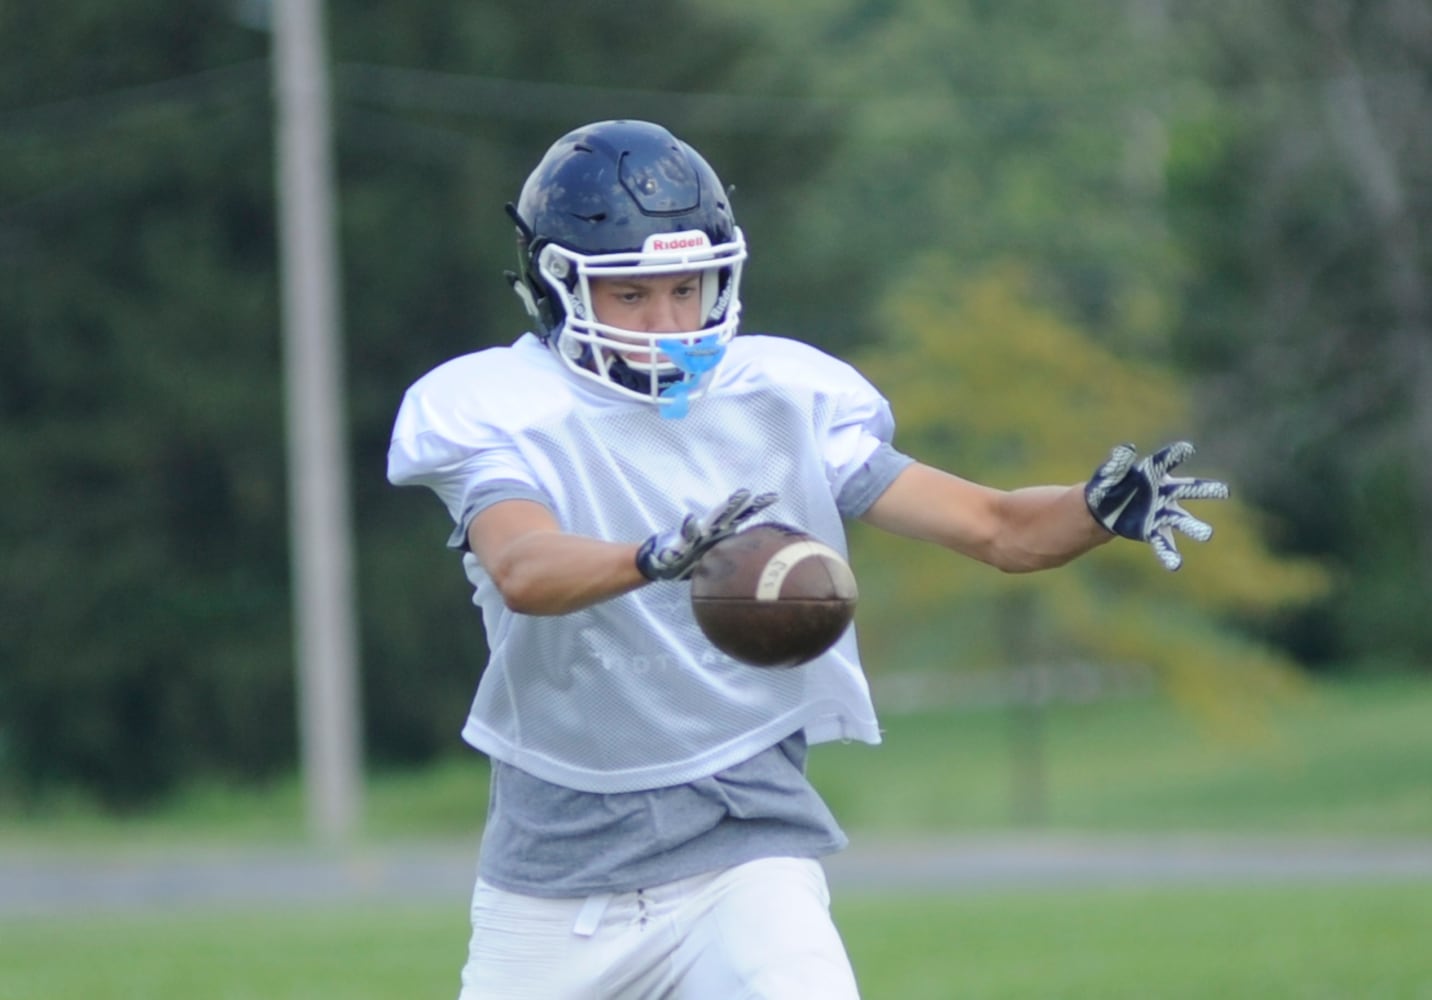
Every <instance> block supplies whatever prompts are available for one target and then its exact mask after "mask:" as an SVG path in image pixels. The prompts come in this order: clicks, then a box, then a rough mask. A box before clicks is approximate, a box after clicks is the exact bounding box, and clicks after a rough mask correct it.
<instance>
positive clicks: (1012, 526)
mask: <svg viewBox="0 0 1432 1000" xmlns="http://www.w3.org/2000/svg"><path fill="white" fill-rule="evenodd" d="M996 509H997V511H998V520H999V523H1000V525H1001V528H1000V530H999V531H997V532H996V533H995V534H994V535H993V537H992V539H991V544H990V549H989V553H988V558H987V559H986V561H987V562H989V563H990V564H991V565H993V566H995V567H997V568H999V569H1001V570H1004V571H1005V572H1008V573H1028V572H1033V571H1035V570H1041V569H1052V568H1054V567H1056V566H1062V565H1064V564H1065V563H1067V562H1069V561H1070V560H1071V559H1074V558H1076V557H1078V556H1081V555H1083V554H1084V553H1085V552H1088V551H1089V550H1090V549H1093V548H1095V547H1097V546H1099V545H1102V544H1103V543H1105V542H1107V541H1109V539H1111V538H1112V537H1114V536H1113V535H1111V534H1110V533H1109V532H1108V531H1106V530H1105V529H1104V528H1103V527H1102V526H1101V525H1100V524H1099V523H1098V522H1097V521H1095V520H1094V518H1093V516H1092V515H1091V514H1090V513H1089V508H1088V505H1087V504H1086V503H1085V501H1084V486H1083V484H1082V483H1081V484H1079V485H1077V486H1027V487H1024V488H1021V489H1016V490H1010V491H1008V492H1005V493H1002V494H1000V496H999V499H998V500H997V501H996Z"/></svg>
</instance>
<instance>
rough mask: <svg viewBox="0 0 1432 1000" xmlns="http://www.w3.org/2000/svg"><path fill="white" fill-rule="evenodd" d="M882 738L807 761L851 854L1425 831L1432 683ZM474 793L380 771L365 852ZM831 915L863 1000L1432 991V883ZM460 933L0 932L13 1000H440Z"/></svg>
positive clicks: (119, 850) (80, 838) (252, 919)
mask: <svg viewBox="0 0 1432 1000" xmlns="http://www.w3.org/2000/svg"><path fill="white" fill-rule="evenodd" d="M885 722H886V726H887V734H886V743H885V745H884V746H882V747H880V748H878V749H872V748H869V747H862V746H844V745H837V746H830V747H821V748H818V749H817V750H816V751H814V752H813V754H812V764H811V769H812V776H813V778H814V780H815V781H816V782H817V784H819V785H820V786H821V788H822V790H823V791H824V792H825V794H826V795H827V797H828V798H829V799H830V801H831V803H832V805H833V807H834V809H835V811H836V813H837V815H839V816H840V817H841V818H842V820H843V821H844V822H845V824H846V825H847V827H848V828H849V829H850V830H851V831H852V833H853V835H854V836H855V837H857V838H859V837H860V836H861V834H862V833H867V834H870V835H872V836H874V835H876V834H880V833H891V834H904V833H922V834H927V835H928V834H933V833H941V832H947V833H968V832H979V833H982V834H986V835H989V834H994V835H998V833H999V832H1000V831H1001V830H1013V829H1022V830H1027V829H1029V828H1030V827H1031V826H1038V827H1042V828H1043V829H1046V830H1077V831H1085V832H1094V833H1098V832H1109V833H1115V832H1117V833H1128V832H1170V833H1173V832H1180V833H1181V832H1188V831H1200V832H1205V833H1233V834H1250V833H1260V834H1261V833H1267V834H1286V835H1294V836H1298V835H1309V836H1357V837H1359V838H1374V839H1375V838H1377V837H1381V836H1385V837H1396V838H1416V839H1425V838H1432V683H1429V682H1428V681H1415V680H1410V679H1402V680H1385V681H1379V682H1376V683H1359V684H1356V685H1344V686H1339V687H1329V688H1320V689H1315V690H1314V691H1313V692H1311V693H1310V694H1309V696H1307V697H1305V698H1301V699H1298V700H1295V701H1292V702H1289V703H1287V704H1284V705H1282V706H1281V707H1278V708H1276V709H1275V710H1274V711H1273V712H1272V713H1271V714H1270V715H1269V716H1268V717H1267V718H1266V719H1264V720H1263V725H1262V726H1261V728H1259V729H1257V730H1255V731H1250V732H1247V733H1244V734H1241V735H1240V736H1239V738H1237V739H1229V738H1226V736H1222V735H1214V734H1211V733H1210V732H1209V731H1208V730H1206V729H1205V728H1203V727H1202V726H1201V725H1200V724H1199V723H1198V721H1197V720H1196V719H1193V718H1190V717H1189V716H1186V715H1184V714H1181V713H1179V712H1177V711H1175V710H1173V709H1171V708H1169V707H1168V706H1166V705H1163V704H1161V703H1158V702H1154V701H1149V700H1137V701H1128V702H1119V703H1103V704H1096V705H1087V706H1062V707H1057V708H1052V709H1050V710H1049V711H1048V712H1046V713H1044V714H1043V715H1042V716H1041V717H1040V719H1039V724H1038V727H1037V729H1031V728H1030V727H1029V725H1028V719H1022V720H1021V719H1017V718H1016V717H1013V716H1011V715H1010V714H1008V713H1006V712H1003V711H998V710H990V711H979V712H976V711H967V712H941V713H935V712H928V713H919V714H910V715H898V716H892V717H889V718H887V719H886V720H885ZM1032 732H1037V733H1038V740H1037V742H1036V743H1034V744H1032V745H1033V746H1034V747H1036V748H1037V752H1036V751H1033V750H1031V744H1030V743H1029V741H1028V736H1029V734H1030V733H1032ZM1016 736H1019V738H1017V739H1016V738H1015V737H1016ZM1034 762H1038V765H1037V766H1035V764H1034ZM483 785H484V774H483V768H482V766H481V764H480V763H479V762H477V760H476V759H475V758H473V757H464V758H462V759H461V760H460V761H454V762H451V763H448V764H444V765H442V766H440V767H436V768H432V769H429V770H426V771H423V772H421V773H409V774H383V775H377V776H375V777H374V780H373V781H372V783H371V785H370V789H369V800H368V823H367V829H366V831H365V834H364V836H365V838H366V839H368V840H372V841H390V840H392V841H397V840H403V839H405V838H410V837H413V836H422V837H437V838H442V837H445V836H449V835H452V836H461V837H464V838H471V837H472V836H473V835H474V833H475V830H476V828H477V826H478V824H479V822H480V819H481V816H482V813H483V810H484V808H485V797H484V791H483ZM302 828H303V824H302V808H301V802H300V798H299V794H298V791H297V784H296V783H295V782H285V783H280V784H279V785H277V786H275V787H272V788H267V789H258V790H248V791H236V790H234V789H224V788H210V789H190V790H188V791H186V793H185V794H183V795H181V796H178V797H176V798H175V799H174V800H173V801H172V802H170V803H167V804H166V805H165V806H164V807H163V808H160V809H156V810H154V811H152V812H149V813H146V814H145V815H143V816H138V817H131V818H128V819H124V820H117V819H114V818H112V817H104V816H101V815H98V814H97V813H96V812H95V811H94V810H92V809H90V808H88V807H86V806H85V804H83V803H76V802H70V803H65V802H59V801H51V802H49V803H47V804H46V805H45V807H44V808H42V809H40V810H38V811H34V812H30V813H26V814H24V815H20V814H17V813H15V812H13V811H11V812H9V813H6V812H5V811H4V807H3V806H0V851H9V850H14V851H20V852H46V853H49V852H55V853H58V854H60V855H61V856H63V854H64V852H66V851H75V852H81V853H84V854H86V855H92V854H95V853H101V854H119V855H123V854H124V853H125V852H138V853H143V854H149V855H153V854H155V853H162V852H165V851H168V850H171V849H173V848H175V847H176V846H190V845H194V844H199V845H205V844H208V845H212V844H214V843H223V842H242V843H244V844H255V843H279V844H285V843H288V844H291V843H294V842H297V841H300V840H301V839H302ZM836 911H837V917H838V920H839V922H840V924H841V927H842V930H843V932H844V934H845V936H846V940H847V945H848V947H849V949H850V951H851V954H852V957H853V959H854V961H855V963H856V966H857V970H858V973H859V975H860V978H861V981H862V986H863V991H864V995H865V997H866V998H867V1000H884V998H900V1000H922V998H930V1000H952V998H957V997H983V998H1005V997H1009V998H1024V997H1028V998H1046V997H1058V998H1068V1000H1079V998H1101V1000H1103V998H1123V997H1128V998H1133V997H1140V998H1149V997H1152V998H1161V997H1171V998H1189V1000H1193V998H1205V997H1215V998H1219V1000H1228V998H1242V997H1250V998H1252V997H1257V998H1265V997H1273V998H1283V997H1288V998H1308V1000H1314V998H1317V1000H1325V998H1327V1000H1340V998H1349V1000H1362V998H1396V1000H1402V998H1408V1000H1432V947H1429V946H1428V942H1429V941H1432V882H1429V881H1426V880H1423V881H1421V882H1409V883H1407V884H1390V883H1387V882H1380V883H1368V884H1358V883H1339V884H1329V883H1320V884H1318V885H1287V884H1257V885H1254V884H1244V885H1231V886H1225V885H1220V886H1217V887H1215V886H1194V885H1186V886H1173V887H1169V886H1164V887H1150V888H1140V889H1135V888H1120V889H1112V888H1110V889H1102V890H1101V889H1091V888H1079V889H1072V888H1063V889H1054V888H1025V889H1019V890H1011V891H1001V892H991V891H981V892H975V893H970V892H966V893H958V892H954V891H951V892H945V893H936V892H925V893H920V894H918V895H914V896H896V895H881V894H873V895H872V894H853V893H847V894H841V895H838V896H837V902H836ZM466 933H467V932H466V926H465V915H464V914H463V912H462V907H461V906H460V905H457V906H454V905H451V904H432V905H422V906H416V905H406V904H405V905H402V906H398V907H393V906H382V907H380V906H378V905H377V904H373V903H367V902H365V903H362V904H359V905H348V906H344V907H342V908H336V907H335V908H324V907H290V908H286V909H282V910H274V911H267V910H257V909H223V910H212V911H210V910H194V911H189V910H186V911H182V912H171V913H160V912H155V911H152V910H145V911H138V912H135V913H125V914H115V915H106V916H87V917H81V916H65V917H58V916H57V917H46V918H43V919H26V920H18V919H14V918H11V919H8V920H6V919H0V1000H51V998H54V1000H68V998H71V997H74V998H85V1000H109V998H115V1000H130V998H133V1000H139V998H143V1000H170V998H175V1000H177V998H180V997H183V998H186V1000H187V998H190V997H193V996H205V997H217V998H230V1000H249V998H254V1000H257V998H264V1000H284V998H304V1000H307V998H328V997H343V998H345V1000H350V998H351V1000H363V998H374V1000H377V998H384V1000H387V998H394V1000H397V998H404V1000H406V998H418V997H446V998H451V997H452V996H454V995H455V983H456V974H457V969H458V967H459V966H460V964H461V959H462V955H463V952H464V946H465V940H466ZM817 1000H818V998H817Z"/></svg>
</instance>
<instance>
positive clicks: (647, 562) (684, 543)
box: [636, 490, 776, 580]
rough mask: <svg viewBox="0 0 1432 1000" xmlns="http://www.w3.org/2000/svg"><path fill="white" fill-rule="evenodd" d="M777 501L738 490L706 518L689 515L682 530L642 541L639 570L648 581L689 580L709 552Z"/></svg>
mask: <svg viewBox="0 0 1432 1000" xmlns="http://www.w3.org/2000/svg"><path fill="white" fill-rule="evenodd" d="M775 502H776V494H774V493H762V494H760V495H758V496H752V495H751V491H750V490H737V491H736V492H735V493H732V494H731V495H730V497H728V498H727V499H726V502H725V503H723V504H721V505H720V506H718V507H716V508H714V509H712V511H711V512H710V513H709V514H707V515H706V516H705V517H697V516H696V515H695V514H687V515H686V517H685V518H683V519H682V522H681V527H679V528H675V529H673V530H671V531H661V532H657V533H656V534H655V535H652V536H651V537H650V538H648V539H647V540H646V541H644V542H642V543H641V548H640V549H638V550H637V553H636V568H637V569H638V570H640V571H641V575H642V576H644V577H646V578H647V579H648V580H685V579H686V578H687V577H689V576H690V575H691V573H692V571H693V570H695V569H696V564H697V563H698V562H700V561H701V557H702V556H703V555H705V554H706V550H707V549H709V548H711V546H713V545H715V544H716V543H717V542H719V541H721V540H722V539H723V538H728V537H730V536H731V535H733V534H735V533H736V529H737V528H739V527H740V526H741V525H742V524H743V523H745V522H746V521H747V520H749V519H750V518H751V517H753V516H754V515H756V514H758V513H760V512H761V511H763V510H765V509H766V508H767V507H769V506H770V505H771V504H773V503H775Z"/></svg>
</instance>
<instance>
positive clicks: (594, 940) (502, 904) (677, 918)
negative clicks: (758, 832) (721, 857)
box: [459, 858, 859, 1000]
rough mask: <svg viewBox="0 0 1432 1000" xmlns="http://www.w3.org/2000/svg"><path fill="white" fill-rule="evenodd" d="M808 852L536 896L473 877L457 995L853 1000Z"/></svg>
mask: <svg viewBox="0 0 1432 1000" xmlns="http://www.w3.org/2000/svg"><path fill="white" fill-rule="evenodd" d="M858 995H859V994H858V991H857V989H856V985H855V976H854V974H853V973H852V972H851V969H850V960H849V959H848V958H847V957H846V954H845V946H844V945H843V944H842V943H841V940H840V935H839V933H837V931H836V929H835V925H834V923H832V922H831V918H830V893H829V890H828V889H827V887H826V881H825V872H824V870H823V869H822V868H821V866H820V863H819V862H817V861H809V860H804V859H797V858H766V859H763V860H760V861H752V862H750V863H749V864H744V865H738V866H737V867H735V868H729V869H726V870H725V871H720V872H713V873H711V874H707V875H698V876H696V877H694V878H688V879H681V880H680V881H677V882H671V883H668V884H666V885H659V886H655V887H653V888H650V889H642V890H640V891H638V892H628V893H620V894H617V895H610V896H607V895H603V896H590V897H587V898H585V899H542V898H539V897H535V896H524V895H519V894H516V893H511V892H504V891H502V890H501V889H497V888H494V887H493V886H490V885H488V884H487V883H485V882H483V881H482V880H481V879H479V880H478V883H477V888H476V890H475V891H474V893H473V898H472V942H471V944H470V946H469V951H468V960H467V965H466V966H465V967H464V968H463V970H462V993H461V994H460V996H459V1000H658V998H660V1000H813V998H820V1000H856V998H857V997H858Z"/></svg>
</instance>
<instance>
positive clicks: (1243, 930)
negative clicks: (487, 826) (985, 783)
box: [0, 884, 1432, 1000]
mask: <svg viewBox="0 0 1432 1000" xmlns="http://www.w3.org/2000/svg"><path fill="white" fill-rule="evenodd" d="M836 912H837V919H838V921H839V923H840V925H841V927H842V931H843V933H844V935H845V938H846V943H847V946H848V948H849V950H850V953H851V957H852V961H853V962H854V963H855V966H856V970H857V974H858V976H859V978H860V981H861V988H862V994H863V996H864V997H866V998H867V1000H886V998H890V1000H895V998H898V1000H954V998H965V997H969V998H990V1000H994V998H1030V1000H1045V998H1049V997H1060V998H1066V1000H1083V998H1088V1000H1119V998H1128V1000H1135V998H1139V1000H1147V998H1186V1000H1206V998H1211V997H1216V998H1219V1000H1234V998H1245V997H1246V998H1258V1000H1266V998H1306V1000H1331V998H1348V1000H1366V998H1388V1000H1392V998H1406V1000H1417V998H1427V997H1432V949H1429V948H1428V947H1427V942H1428V941H1429V940H1432V891H1429V888H1428V886H1427V885H1425V884H1423V885H1418V886H1405V887H1395V886H1381V887H1373V886H1361V887H1340V888H1329V887H1316V888H1314V887H1307V888H1304V887H1260V888H1219V889H1188V888H1186V889H1158V890H1138V891H1134V890H1119V891H1088V890H1081V891H1077V892H1076V891H1032V892H1019V893H999V894H980V895H974V896H969V897H966V898H957V897H947V896H929V895H921V896H917V897H905V898H887V897H879V896H876V897H858V898H854V899H849V900H845V901H841V902H839V903H838V905H837V907H836ZM462 917H463V914H462V913H461V912H460V908H459V910H454V909H453V908H450V907H444V908H412V907H404V908H399V909H379V908H375V907H367V906H365V907H362V908H356V909H355V908H345V909H343V910H326V909H307V910H289V911H286V912H251V911H246V912H238V913H199V914H187V913H186V914H182V915H163V916H160V915H153V914H144V915H139V916H128V917H124V918H106V919H93V918H90V919H82V920H43V921H30V922H26V923H23V924H21V923H13V922H12V923H8V924H5V923H0V1000H51V998H53V1000H69V998H84V1000H191V998H193V997H196V996H202V997H208V998H214V1000H325V998H338V997H342V998H344V1000H416V998H425V997H435V998H447V1000H451V998H452V997H453V996H455V995H456V988H455V983H456V975H457V969H458V967H459V965H460V963H461V957H462V955H463V953H464V947H465V942H466V928H465V927H464V926H463V922H462ZM812 1000H819V998H812Z"/></svg>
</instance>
